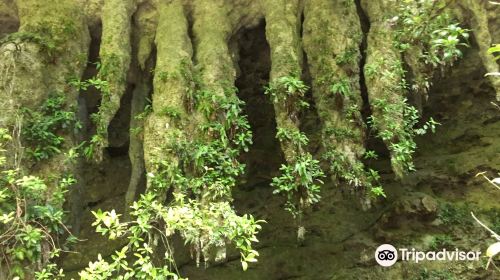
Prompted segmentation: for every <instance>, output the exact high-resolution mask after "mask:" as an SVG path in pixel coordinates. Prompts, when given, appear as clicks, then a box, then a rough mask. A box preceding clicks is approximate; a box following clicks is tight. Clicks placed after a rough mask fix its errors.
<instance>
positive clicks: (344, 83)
mask: <svg viewBox="0 0 500 280" xmlns="http://www.w3.org/2000/svg"><path fill="white" fill-rule="evenodd" d="M330 92H331V93H332V94H340V95H341V96H343V97H349V96H351V83H350V82H349V79H347V78H343V79H340V80H338V81H336V82H334V83H333V84H332V86H331V87H330Z"/></svg>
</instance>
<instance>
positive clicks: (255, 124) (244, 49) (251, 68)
mask: <svg viewBox="0 0 500 280" xmlns="http://www.w3.org/2000/svg"><path fill="white" fill-rule="evenodd" d="M265 26H266V24H265V22H264V21H262V22H260V24H259V25H257V26H256V27H254V28H251V29H242V30H240V31H239V32H238V33H237V34H236V36H235V37H234V38H233V40H236V42H237V45H238V49H239V61H238V67H239V76H238V79H237V80H236V87H237V88H238V97H239V98H240V99H241V100H243V101H245V103H246V105H245V108H244V111H245V114H246V115H247V116H248V121H249V122H250V125H251V127H252V133H253V145H252V146H251V147H250V150H249V152H248V153H244V154H243V155H242V162H244V163H245V164H246V165H247V173H246V182H245V183H243V184H242V185H243V186H245V185H246V186H253V185H255V184H258V183H262V182H266V181H270V180H271V178H272V177H274V176H275V175H276V174H277V172H278V171H279V167H280V165H281V164H282V163H283V162H284V161H285V160H284V156H283V153H282V151H281V148H280V143H279V142H278V140H277V139H276V137H275V135H276V120H275V112H274V107H273V104H272V103H271V102H270V100H269V98H268V97H267V96H266V95H264V86H266V85H267V84H268V83H269V73H270V70H271V57H270V48H269V44H268V43H267V40H266V35H265Z"/></svg>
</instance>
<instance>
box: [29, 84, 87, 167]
mask: <svg viewBox="0 0 500 280" xmlns="http://www.w3.org/2000/svg"><path fill="white" fill-rule="evenodd" d="M65 103H66V98H65V96H64V95H63V94H52V95H51V96H49V98H48V99H47V100H46V101H45V103H43V104H42V106H41V108H40V109H39V110H37V111H33V110H29V109H24V110H23V113H24V118H25V123H24V127H23V130H22V135H23V139H24V140H25V142H26V143H27V144H28V149H27V153H28V155H30V156H31V157H32V158H33V159H35V160H37V161H40V160H42V159H48V158H50V157H52V156H53V155H55V154H58V153H60V152H61V148H62V146H63V144H64V138H63V137H62V136H60V135H59V133H60V132H61V131H63V130H75V131H76V130H78V129H80V128H81V125H80V123H79V122H78V121H77V119H76V116H75V112H74V108H70V109H67V108H66V104H65Z"/></svg>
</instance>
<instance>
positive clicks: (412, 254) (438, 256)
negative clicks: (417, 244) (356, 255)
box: [375, 244, 481, 267]
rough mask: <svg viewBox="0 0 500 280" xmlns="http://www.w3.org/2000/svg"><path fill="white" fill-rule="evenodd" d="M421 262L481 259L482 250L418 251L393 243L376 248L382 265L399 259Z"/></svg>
mask: <svg viewBox="0 0 500 280" xmlns="http://www.w3.org/2000/svg"><path fill="white" fill-rule="evenodd" d="M398 252H399V256H400V258H399V260H400V261H409V262H414V263H419V262H421V261H479V257H480V256H481V252H479V251H460V250H458V249H455V250H447V249H441V250H440V251H427V252H423V251H418V250H415V248H411V250H410V249H407V248H399V249H396V248H395V247H394V246H392V245H391V244H382V245H380V246H378V248H377V250H375V260H376V261H377V263H378V264H379V265H381V266H385V267H388V266H392V265H394V264H395V263H396V262H397V261H398Z"/></svg>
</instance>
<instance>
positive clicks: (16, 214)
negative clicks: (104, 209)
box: [0, 103, 76, 279]
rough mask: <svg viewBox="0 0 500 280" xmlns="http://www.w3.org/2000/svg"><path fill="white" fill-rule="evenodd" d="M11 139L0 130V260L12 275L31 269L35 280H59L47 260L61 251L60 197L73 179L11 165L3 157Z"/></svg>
mask: <svg viewBox="0 0 500 280" xmlns="http://www.w3.org/2000/svg"><path fill="white" fill-rule="evenodd" d="M51 104H52V103H51ZM57 104H58V103H57ZM56 108H58V107H57V106H56ZM12 139H13V138H12V137H11V136H10V134H9V132H8V130H6V129H0V169H1V176H0V253H1V254H0V256H1V258H0V263H1V264H2V265H4V264H5V265H6V266H7V268H8V271H7V272H8V273H9V275H10V276H11V277H14V278H15V277H18V278H24V277H25V276H26V273H27V271H35V272H36V274H35V276H36V278H37V279H60V278H61V277H63V275H64V274H63V272H62V271H60V270H58V269H56V266H55V264H52V263H51V260H52V259H53V258H55V257H57V256H59V253H60V252H61V244H60V242H61V240H60V236H61V235H62V234H63V233H68V232H67V227H66V226H65V225H64V222H65V211H64V209H63V204H64V201H65V198H64V197H65V193H66V192H67V191H68V189H69V187H70V186H72V185H74V184H75V183H76V180H75V179H74V178H73V177H72V176H71V175H65V176H63V177H60V178H54V179H53V181H47V180H43V179H42V178H40V177H37V176H33V175H28V174H25V173H23V172H22V171H21V170H20V169H16V168H12V167H11V166H9V165H8V163H7V160H6V158H5V153H6V150H5V147H6V146H7V145H8V144H9V143H10V141H12ZM49 277H51V278H49Z"/></svg>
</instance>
